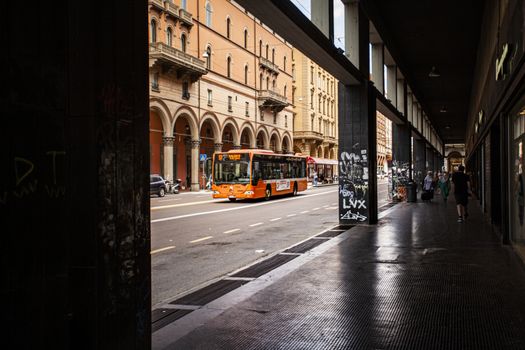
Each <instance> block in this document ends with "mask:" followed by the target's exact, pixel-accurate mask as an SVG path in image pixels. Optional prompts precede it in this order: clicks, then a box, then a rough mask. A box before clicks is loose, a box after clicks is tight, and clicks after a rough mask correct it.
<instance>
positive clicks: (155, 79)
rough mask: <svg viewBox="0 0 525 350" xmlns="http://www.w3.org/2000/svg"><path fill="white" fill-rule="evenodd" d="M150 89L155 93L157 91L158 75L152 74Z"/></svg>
mask: <svg viewBox="0 0 525 350" xmlns="http://www.w3.org/2000/svg"><path fill="white" fill-rule="evenodd" d="M151 88H152V89H153V90H155V91H159V73H153V77H152V79H151Z"/></svg>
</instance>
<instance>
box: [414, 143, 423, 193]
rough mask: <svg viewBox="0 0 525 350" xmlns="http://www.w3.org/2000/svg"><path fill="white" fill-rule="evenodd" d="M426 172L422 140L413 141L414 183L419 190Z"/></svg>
mask: <svg viewBox="0 0 525 350" xmlns="http://www.w3.org/2000/svg"><path fill="white" fill-rule="evenodd" d="M425 172H426V145H425V141H424V140H422V139H414V175H413V177H414V182H416V183H417V185H418V187H419V188H421V184H422V182H423V179H424V178H425Z"/></svg>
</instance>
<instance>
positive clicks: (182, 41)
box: [180, 34, 186, 52]
mask: <svg viewBox="0 0 525 350" xmlns="http://www.w3.org/2000/svg"><path fill="white" fill-rule="evenodd" d="M180 49H181V50H182V52H186V34H182V35H181V36H180Z"/></svg>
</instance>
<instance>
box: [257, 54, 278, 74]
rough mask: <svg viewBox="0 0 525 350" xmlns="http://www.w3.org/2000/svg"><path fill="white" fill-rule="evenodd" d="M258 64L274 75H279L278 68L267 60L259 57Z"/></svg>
mask: <svg viewBox="0 0 525 350" xmlns="http://www.w3.org/2000/svg"><path fill="white" fill-rule="evenodd" d="M259 64H260V65H261V66H263V67H264V68H266V69H268V70H270V71H272V72H274V73H275V74H279V66H278V65H276V64H275V63H273V62H272V61H270V60H269V59H267V58H264V57H262V56H261V57H259Z"/></svg>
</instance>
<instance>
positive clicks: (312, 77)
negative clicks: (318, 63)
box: [310, 67, 314, 84]
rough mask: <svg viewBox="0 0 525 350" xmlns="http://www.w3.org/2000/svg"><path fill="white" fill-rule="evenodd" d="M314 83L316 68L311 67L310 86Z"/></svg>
mask: <svg viewBox="0 0 525 350" xmlns="http://www.w3.org/2000/svg"><path fill="white" fill-rule="evenodd" d="M313 83H314V67H310V84H313Z"/></svg>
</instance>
